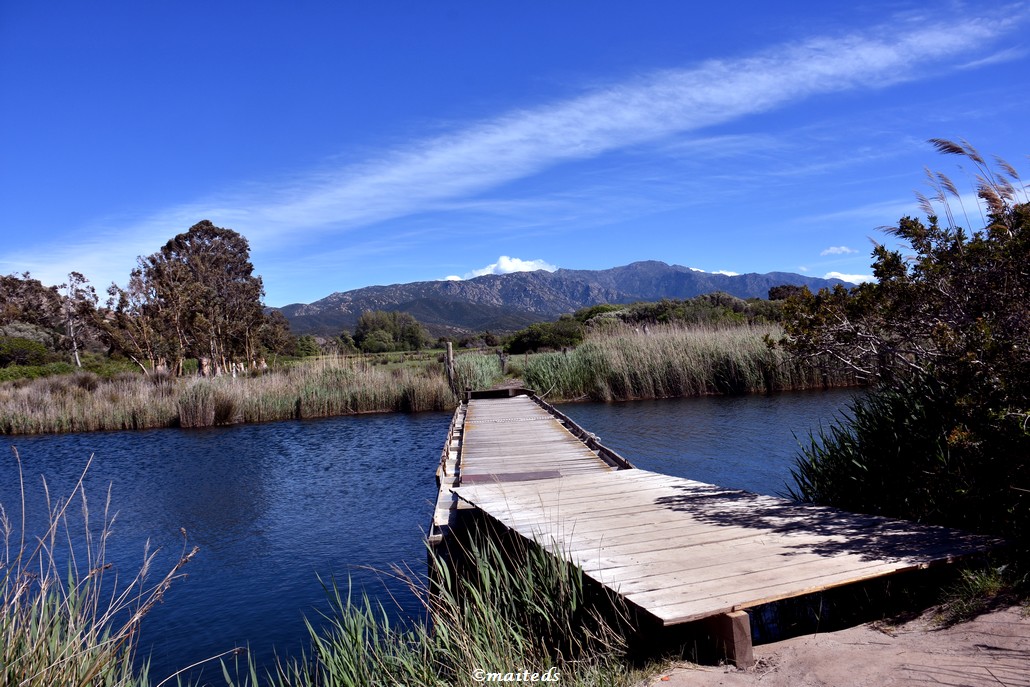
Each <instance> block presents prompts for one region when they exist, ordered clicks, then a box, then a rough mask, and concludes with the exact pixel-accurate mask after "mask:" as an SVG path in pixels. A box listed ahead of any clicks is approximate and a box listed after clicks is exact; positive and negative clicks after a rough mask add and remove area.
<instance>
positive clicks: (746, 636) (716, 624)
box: [706, 611, 755, 668]
mask: <svg viewBox="0 0 1030 687" xmlns="http://www.w3.org/2000/svg"><path fill="white" fill-rule="evenodd" d="M706 624H707V625H708V626H709V629H710V630H711V632H712V634H713V635H714V637H715V640H716V642H718V644H719V646H720V648H722V649H723V651H725V653H726V659H727V660H729V661H732V662H733V664H734V665H735V666H737V667H738V668H750V667H751V666H753V665H754V664H755V652H754V648H753V647H752V646H751V619H750V618H749V617H748V614H747V612H746V611H732V612H730V613H723V614H721V615H716V616H712V617H711V618H708V619H707V623H706Z"/></svg>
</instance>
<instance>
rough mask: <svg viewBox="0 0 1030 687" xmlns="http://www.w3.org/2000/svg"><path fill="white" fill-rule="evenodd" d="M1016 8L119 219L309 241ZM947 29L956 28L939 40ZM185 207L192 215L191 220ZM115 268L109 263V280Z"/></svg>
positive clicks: (946, 55)
mask: <svg viewBox="0 0 1030 687" xmlns="http://www.w3.org/2000/svg"><path fill="white" fill-rule="evenodd" d="M1022 20H1023V17H1022V16H1013V15H1011V14H1010V15H1005V16H992V17H987V16H985V17H966V18H959V19H952V20H951V21H949V22H948V23H947V24H946V25H945V24H939V25H933V24H930V25H928V24H926V23H925V22H924V23H922V24H920V25H913V26H910V27H903V28H905V29H907V30H898V27H894V29H895V30H892V31H885V30H883V29H882V27H876V28H874V29H872V30H870V31H867V32H861V33H855V34H852V35H850V36H843V37H818V38H814V39H811V40H808V41H803V42H799V43H794V44H788V45H781V46H778V47H775V48H773V49H770V50H767V51H765V52H763V53H760V54H758V55H755V56H752V57H745V58H738V59H731V60H711V61H708V62H704V63H701V64H700V65H698V66H695V67H692V68H688V69H680V70H666V71H661V72H655V73H651V74H649V75H645V76H642V77H640V78H638V79H635V80H631V81H628V82H624V83H617V84H613V85H611V86H609V87H607V88H601V89H595V90H593V91H590V92H587V93H585V94H583V95H581V96H578V97H575V98H571V99H567V100H564V101H560V102H557V103H554V104H551V105H545V106H540V107H535V108H527V109H523V110H516V111H512V112H508V113H506V114H503V115H501V116H498V117H496V118H494V119H490V120H485V121H480V122H478V123H473V124H471V125H469V126H468V127H467V128H465V129H464V130H459V131H455V132H453V133H449V134H445V135H441V136H437V137H433V138H427V139H423V140H419V141H414V142H413V143H411V144H410V145H408V146H407V147H403V148H397V149H394V150H391V151H387V152H386V153H384V154H383V155H382V157H381V158H380V159H370V160H367V161H366V162H364V163H360V164H354V165H349V166H345V167H343V168H338V169H335V170H333V169H327V170H322V171H321V172H319V173H316V174H311V175H309V176H308V177H306V178H302V179H301V180H300V181H294V182H292V183H288V184H283V185H279V186H276V185H263V186H261V187H257V188H255V187H250V188H248V189H246V190H243V191H240V192H237V193H230V194H225V195H221V196H217V197H211V198H207V199H199V200H198V201H197V202H194V203H189V204H184V205H181V206H178V207H174V208H169V209H167V210H165V211H162V212H158V213H155V214H154V215H153V216H151V217H149V218H147V219H146V220H143V221H140V222H130V223H127V224H125V225H123V226H124V230H123V231H124V232H125V234H126V235H131V236H133V237H138V240H134V241H133V244H134V245H144V244H145V245H149V246H151V248H149V249H147V250H144V251H139V252H144V253H148V252H152V251H153V250H156V248H157V247H158V246H159V245H161V244H162V243H163V242H164V241H166V240H167V239H168V238H169V237H170V236H171V235H172V234H173V233H176V232H179V231H184V230H185V229H186V228H187V227H188V226H190V225H191V224H192V223H193V222H196V221H199V220H200V219H203V218H210V219H212V221H215V223H216V224H219V225H222V226H229V227H233V228H235V229H237V230H239V231H241V232H242V233H244V234H245V235H246V236H247V237H248V238H249V239H250V241H251V244H252V247H253V248H254V250H255V252H258V251H260V250H265V251H269V250H276V247H277V246H281V245H284V244H287V243H289V244H291V245H296V244H298V243H307V242H312V241H315V240H318V239H319V238H320V237H322V236H323V235H324V234H326V233H340V232H344V231H348V230H353V229H356V228H358V227H362V226H368V225H372V224H375V223H379V222H384V221H388V220H391V219H397V218H401V217H405V216H411V215H414V214H419V213H424V212H434V211H446V208H447V206H448V204H451V203H453V202H455V201H457V200H473V199H475V198H476V196H477V195H478V194H482V193H483V192H485V191H488V190H490V189H493V188H497V187H499V186H501V185H503V184H505V183H508V182H512V181H515V180H518V179H522V178H526V177H529V176H531V175H534V174H536V173H539V172H542V171H544V170H546V169H548V168H552V167H554V166H557V165H560V164H562V163H565V162H570V161H574V160H580V159H587V158H595V157H598V156H601V155H604V154H605V153H608V152H612V151H615V150H618V149H623V148H627V147H632V146H637V145H641V144H645V143H650V142H657V141H661V140H664V139H666V138H668V137H669V136H671V135H673V134H677V133H684V132H690V131H695V130H699V129H703V128H705V127H710V126H713V125H717V124H723V123H726V122H729V121H732V120H735V119H739V118H741V117H744V116H747V115H751V114H756V113H760V112H765V111H769V110H772V109H775V108H777V107H779V106H783V105H785V104H788V103H792V102H797V101H799V100H803V99H805V98H807V97H812V96H815V95H819V94H827V93H833V92H842V91H849V90H855V89H869V88H882V87H884V86H887V85H891V84H897V83H901V82H905V81H909V80H913V79H917V78H919V77H920V76H921V75H922V74H923V72H924V71H925V70H927V69H931V68H932V69H934V70H937V71H939V70H940V68H941V67H942V66H944V64H945V63H946V62H947V61H948V60H953V59H955V58H959V57H962V58H966V59H968V58H970V57H975V52H976V51H986V50H988V49H990V43H991V42H992V41H993V40H995V39H997V38H998V37H999V36H1001V35H1003V34H1004V33H1006V32H1007V31H1010V30H1012V29H1013V28H1014V27H1015V26H1016V25H1018V24H1019V23H1021V22H1022ZM942 35H947V36H948V37H949V40H947V41H942V40H941V39H940V37H941V36H942ZM881 36H889V39H888V38H881ZM898 37H901V40H900V41H899V40H898ZM186 216H188V217H189V220H186V221H184V220H183V219H182V218H183V217H186ZM104 245H105V246H107V247H105V248H104V249H103V253H102V256H101V254H99V253H98V254H97V255H94V256H92V258H91V257H90V256H89V255H88V254H89V253H90V252H91V248H90V247H68V250H67V253H66V254H67V259H65V256H64V255H61V254H60V253H61V252H63V251H61V252H57V253H51V254H50V256H49V259H48V263H49V265H42V264H40V263H39V261H38V259H26V260H23V261H22V263H23V264H26V265H37V268H36V269H35V270H34V271H38V272H50V271H56V272H59V273H60V272H62V271H65V270H64V267H62V266H61V265H64V264H67V265H72V266H73V267H72V268H75V269H78V266H81V265H82V264H83V263H84V262H85V263H100V262H104V263H106V264H108V265H110V264H111V263H112V262H113V261H114V260H116V259H117V260H125V262H123V263H122V266H121V267H120V268H119V269H118V271H119V273H127V272H128V269H130V268H131V265H132V258H133V257H134V256H135V255H136V254H139V252H135V249H134V248H133V249H132V250H130V249H129V248H128V247H126V246H125V245H124V244H121V243H117V242H116V243H115V244H114V245H122V246H123V248H122V249H121V250H118V251H115V252H112V251H111V249H110V247H109V246H110V245H111V244H110V243H107V242H104ZM84 253H86V255H84ZM37 255H38V253H37ZM17 257H18V258H22V257H24V258H29V256H27V255H26V256H17ZM55 258H56V259H57V260H59V262H55ZM101 258H102V259H101ZM40 268H42V269H40ZM109 269H113V267H111V268H109ZM110 278H111V277H110V276H109V275H107V274H103V275H102V280H110ZM120 278H121V279H124V278H125V277H124V276H122V277H120Z"/></svg>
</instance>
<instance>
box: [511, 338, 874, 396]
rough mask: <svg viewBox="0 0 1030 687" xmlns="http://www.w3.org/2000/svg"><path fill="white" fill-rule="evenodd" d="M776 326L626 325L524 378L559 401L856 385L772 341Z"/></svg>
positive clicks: (534, 363)
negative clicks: (643, 327)
mask: <svg viewBox="0 0 1030 687" xmlns="http://www.w3.org/2000/svg"><path fill="white" fill-rule="evenodd" d="M781 334H782V332H781V330H780V329H779V328H778V327H775V326H750V325H748V326H744V325H742V326H733V327H725V328H710V327H677V326H664V327H661V326H656V327H651V328H649V330H647V331H646V332H645V331H636V330H633V329H630V328H621V329H618V330H615V331H607V332H605V333H603V334H597V335H594V336H592V337H591V338H589V339H588V340H587V341H585V342H584V343H583V344H581V345H580V346H578V347H577V348H576V349H575V350H572V351H568V352H566V353H547V354H543V355H537V356H533V357H530V358H529V360H528V362H527V363H526V369H525V373H524V380H525V383H526V385H527V386H528V387H530V388H532V389H535V390H536V391H537V392H538V393H540V394H544V395H547V396H548V397H550V398H556V399H566V400H569V399H581V398H588V399H591V400H597V401H612V400H631V399H643V398H672V397H681V396H704V395H709V394H746V393H767V392H772V391H788V390H800V389H812V388H825V387H830V386H853V385H855V384H856V383H857V382H856V380H855V379H854V377H853V375H851V374H849V373H847V372H846V371H843V370H841V369H839V368H837V367H835V366H833V365H831V364H830V363H829V362H811V361H802V360H798V359H796V358H793V357H791V356H790V355H789V354H787V353H786V352H784V351H783V350H782V349H780V348H773V347H770V346H769V345H768V344H767V343H766V342H767V340H768V339H773V340H775V339H777V338H779V336H780V335H781Z"/></svg>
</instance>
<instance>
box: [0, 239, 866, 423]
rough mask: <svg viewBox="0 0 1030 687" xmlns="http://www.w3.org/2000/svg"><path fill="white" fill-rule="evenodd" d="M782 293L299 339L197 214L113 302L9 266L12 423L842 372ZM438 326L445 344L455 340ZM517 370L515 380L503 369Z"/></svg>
mask: <svg viewBox="0 0 1030 687" xmlns="http://www.w3.org/2000/svg"><path fill="white" fill-rule="evenodd" d="M791 288H792V287H780V288H779V289H773V291H772V292H771V293H770V296H771V300H766V299H749V300H746V301H745V300H742V299H739V298H735V297H733V296H729V295H727V294H709V295H706V296H701V297H698V298H693V299H689V300H664V301H660V302H658V303H637V304H632V305H618V306H617V305H598V306H593V307H590V308H586V309H583V310H580V311H579V312H576V313H575V314H573V315H566V316H563V317H561V318H560V319H559V320H557V321H555V322H544V323H539V324H534V325H532V326H530V327H528V328H526V329H524V330H522V331H519V332H516V333H515V334H512V335H509V336H508V337H506V338H502V337H499V336H498V335H497V334H496V333H490V332H482V333H480V334H477V335H469V336H467V337H465V338H464V339H462V340H451V343H452V344H455V345H456V347H457V349H458V355H457V357H456V361H455V366H454V379H453V380H450V379H448V377H447V374H446V367H445V365H444V359H443V355H444V354H443V352H442V351H441V350H436V351H433V350H431V348H430V347H432V346H433V345H434V341H433V339H432V337H431V336H430V335H429V334H428V332H427V331H426V329H425V328H424V327H423V326H422V325H421V324H420V323H419V322H418V321H416V319H415V318H414V317H412V316H411V315H410V314H408V313H404V312H393V311H390V312H386V311H370V312H366V313H363V314H362V315H361V317H360V319H359V320H358V323H357V327H356V328H355V330H354V331H353V332H341V333H340V334H339V335H338V336H336V337H331V338H328V339H327V338H324V337H323V338H316V337H314V336H311V335H305V336H300V337H297V336H295V335H294V334H293V333H291V332H290V330H289V325H288V323H287V322H286V320H285V318H284V317H283V316H282V315H281V314H280V313H278V312H277V311H267V310H266V308H265V307H264V306H263V304H262V298H263V295H264V291H263V286H262V282H261V278H260V277H258V276H255V275H254V274H253V267H252V265H251V263H250V259H249V247H248V244H247V241H246V239H245V238H243V237H242V236H240V235H239V234H237V233H236V232H234V231H232V230H231V229H223V228H220V227H216V226H214V225H213V224H212V223H211V222H209V221H206V220H205V221H202V222H200V223H198V224H196V225H194V226H193V227H191V228H190V229H189V230H188V231H187V232H185V233H182V234H179V235H177V236H175V237H174V238H172V239H171V240H169V241H168V242H167V243H166V244H165V245H164V246H162V247H161V249H160V250H159V251H157V252H156V253H154V254H152V255H150V256H146V257H140V258H139V259H138V262H137V267H136V268H135V269H134V270H133V271H132V272H131V274H130V276H129V280H128V282H127V285H126V286H125V287H121V286H118V285H116V284H112V285H111V286H110V287H109V288H108V289H107V299H106V301H104V302H101V299H100V298H99V297H98V295H97V293H96V290H95V289H94V287H93V286H91V285H90V284H89V282H88V281H87V280H86V278H85V277H84V276H83V275H81V274H78V273H74V272H73V273H72V274H70V275H69V279H68V282H67V283H66V284H62V285H60V286H57V287H47V286H44V285H43V284H41V283H40V282H39V281H38V280H35V279H33V278H32V277H31V276H30V275H28V274H23V275H20V276H16V275H9V276H0V433H4V434H26V433H46V432H75V431H94V430H120V429H143V428H152V427H176V426H178V427H205V426H212V425H223V424H233V423H240V422H261V421H269V420H285V419H297V418H314V417H328V416H333V415H344V414H355V413H369V412H391V411H409V412H417V411H425V410H446V409H449V408H452V407H453V406H454V405H455V404H456V403H457V399H458V395H457V394H456V393H455V392H456V391H457V392H460V391H463V390H465V389H478V388H488V387H490V386H493V385H496V384H500V383H508V384H513V383H520V382H518V381H511V380H512V378H514V379H517V380H521V384H522V385H524V386H528V387H530V388H533V389H535V390H537V391H538V392H540V393H546V394H547V395H548V398H550V399H552V400H561V399H594V400H617V399H634V398H660V397H672V396H695V395H704V394H724V393H731V394H736V393H754V392H769V391H779V390H789V389H806V388H818V387H825V386H837V385H846V384H851V383H853V382H854V378H853V377H852V376H850V375H848V374H846V373H842V372H841V371H840V370H837V369H835V368H833V367H832V366H828V365H827V364H825V363H823V362H820V361H812V360H809V361H806V362H804V363H798V362H795V361H794V360H792V359H790V358H788V357H787V356H786V355H785V354H784V353H783V352H782V351H781V350H778V349H774V348H772V347H770V346H768V345H766V341H767V340H771V339H777V338H779V337H780V336H781V335H782V332H781V331H780V329H779V326H780V325H779V321H780V318H781V310H782V303H781V299H782V298H783V297H785V296H786V295H790V294H789V293H786V292H784V293H780V291H783V290H784V289H786V290H787V291H789V290H790V289H791ZM445 341H446V340H445V339H439V340H437V341H436V342H435V343H436V344H442V343H445ZM506 378H507V379H508V380H509V381H507V382H505V379H506Z"/></svg>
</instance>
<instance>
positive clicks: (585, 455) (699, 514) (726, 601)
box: [433, 396, 991, 663]
mask: <svg viewBox="0 0 1030 687" xmlns="http://www.w3.org/2000/svg"><path fill="white" fill-rule="evenodd" d="M438 476H439V477H440V483H441V490H440V500H439V503H438V507H437V513H436V517H435V518H434V532H433V535H435V537H436V539H437V540H438V539H439V538H441V537H442V536H443V535H444V534H446V531H447V528H448V524H449V523H453V518H454V514H455V512H456V510H455V509H461V508H462V507H466V508H467V507H474V508H477V509H479V510H480V511H482V512H483V513H485V514H486V516H488V517H489V518H491V519H493V520H494V521H496V522H497V523H500V524H501V525H503V526H504V527H506V528H508V529H510V530H512V531H514V532H517V533H518V534H520V535H522V536H523V537H525V538H526V539H529V540H532V541H534V542H536V543H537V544H539V545H540V546H542V547H544V548H545V549H547V550H549V551H551V552H553V553H554V554H555V555H558V556H562V557H564V558H565V559H567V560H570V561H571V562H572V563H574V564H575V565H577V566H579V567H581V568H582V569H583V571H584V572H585V573H586V574H587V575H588V576H589V577H591V578H592V579H594V580H596V581H597V582H599V583H600V584H602V585H604V586H606V587H607V588H609V589H610V590H612V591H614V592H616V593H618V594H620V595H621V596H622V597H623V598H625V599H626V600H627V601H628V602H629V603H630V604H631V605H632V606H633V607H635V608H636V609H637V610H638V611H639V612H642V613H643V614H645V615H646V616H650V617H651V618H652V619H653V620H654V621H656V622H657V623H659V624H661V625H663V626H670V625H677V624H681V623H688V622H693V621H698V620H704V619H710V618H713V617H714V618H720V619H722V621H721V622H722V623H723V625H724V627H725V631H724V632H723V636H724V638H725V640H726V642H727V643H728V644H729V645H730V646H729V649H730V654H731V655H732V657H733V658H735V660H737V661H738V662H739V663H747V662H749V661H750V655H751V653H750V652H751V646H750V630H749V628H748V616H747V614H746V613H745V612H744V611H746V609H749V608H753V607H755V606H759V605H762V604H766V603H770V602H773V601H777V600H781V599H785V598H791V597H797V596H803V595H805V594H810V593H814V592H818V591H822V590H826V589H830V588H834V587H839V586H842V585H846V584H850V583H854V582H859V581H864V580H870V579H873V578H877V577H881V576H885V575H891V574H895V573H899V572H903V571H907V570H912V569H918V568H925V567H928V566H931V565H934V564H937V563H941V562H947V561H951V560H954V559H956V558H958V557H962V556H966V555H968V554H971V553H974V552H977V551H981V550H983V549H985V548H987V547H988V546H989V545H990V543H991V542H989V541H987V540H986V539H984V538H982V537H976V536H972V535H969V534H966V533H962V532H957V531H954V530H948V529H944V528H939V527H928V526H919V525H915V524H912V523H908V522H902V521H896V520H889V519H885V518H878V517H872V516H865V515H855V514H852V513H845V512H843V511H839V510H835V509H831V508H824V507H818V506H810V505H798V504H795V503H792V502H789V501H786V500H783V499H778V498H773V497H769V496H759V495H756V494H751V493H748V492H744V491H739V490H733V489H726V488H723V487H718V486H715V485H711V484H704V483H701V482H695V481H692V480H688V479H681V478H677V477H671V476H668V475H661V474H657V473H653V472H648V471H645V470H638V469H632V466H631V465H630V464H629V463H627V462H626V461H625V460H624V459H622V458H621V457H620V456H618V455H616V454H614V453H612V452H611V451H609V450H607V449H606V448H604V447H603V446H601V445H600V444H599V443H598V442H597V440H596V439H595V438H593V437H592V436H591V435H589V434H587V433H586V432H584V431H583V430H582V429H580V428H579V427H577V426H576V425H575V424H574V423H572V422H571V421H570V420H568V419H567V418H565V417H564V416H561V415H560V414H559V413H557V411H554V410H553V409H552V408H549V407H548V406H546V404H542V403H538V402H537V401H535V400H534V399H533V398H531V397H529V396H515V397H512V398H480V399H472V400H471V401H469V402H468V404H467V405H463V406H462V408H459V410H458V412H457V413H456V414H455V421H454V422H453V423H452V426H451V431H450V437H449V439H448V442H447V445H446V446H445V448H444V454H443V456H441V469H440V471H439V473H438ZM458 499H460V501H459V500H458Z"/></svg>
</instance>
